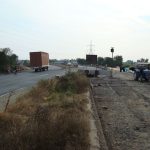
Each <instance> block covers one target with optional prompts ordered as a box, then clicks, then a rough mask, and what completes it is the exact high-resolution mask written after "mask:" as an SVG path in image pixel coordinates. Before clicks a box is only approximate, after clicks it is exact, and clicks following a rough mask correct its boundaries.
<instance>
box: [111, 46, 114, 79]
mask: <svg viewBox="0 0 150 150" xmlns="http://www.w3.org/2000/svg"><path fill="white" fill-rule="evenodd" d="M110 52H111V53H112V61H113V59H114V58H113V53H114V48H113V47H111V49H110ZM112 74H113V70H112V68H111V70H110V77H112V76H113V75H112Z"/></svg>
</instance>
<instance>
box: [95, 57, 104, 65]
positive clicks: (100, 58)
mask: <svg viewBox="0 0 150 150" xmlns="http://www.w3.org/2000/svg"><path fill="white" fill-rule="evenodd" d="M97 63H98V65H104V58H103V57H98V59H97Z"/></svg>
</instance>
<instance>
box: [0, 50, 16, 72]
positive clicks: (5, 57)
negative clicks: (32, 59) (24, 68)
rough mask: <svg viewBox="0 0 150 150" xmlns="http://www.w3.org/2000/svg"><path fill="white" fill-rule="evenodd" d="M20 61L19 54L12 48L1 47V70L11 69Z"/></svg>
mask: <svg viewBox="0 0 150 150" xmlns="http://www.w3.org/2000/svg"><path fill="white" fill-rule="evenodd" d="M17 61H18V56H17V55H16V54H14V53H13V51H12V50H11V49H10V48H0V72H8V71H11V70H12V69H13V68H14V67H15V66H16V65H17Z"/></svg>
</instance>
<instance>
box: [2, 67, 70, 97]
mask: <svg viewBox="0 0 150 150" xmlns="http://www.w3.org/2000/svg"><path fill="white" fill-rule="evenodd" d="M66 71H67V70H66V69H62V68H60V67H57V66H50V67H49V70H48V71H43V72H34V71H27V72H21V73H17V74H16V75H15V74H8V75H0V96H2V95H5V94H7V93H9V92H11V91H15V90H19V89H25V88H30V87H32V86H34V85H35V84H36V83H37V82H38V81H39V80H40V79H48V78H53V77H54V76H56V75H60V76H61V75H64V74H65V73H66Z"/></svg>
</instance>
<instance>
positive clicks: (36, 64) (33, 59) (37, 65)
mask: <svg viewBox="0 0 150 150" xmlns="http://www.w3.org/2000/svg"><path fill="white" fill-rule="evenodd" d="M30 65H31V67H32V68H33V69H34V70H35V72H37V71H45V70H48V66H49V54H48V53H46V52H30Z"/></svg>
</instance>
